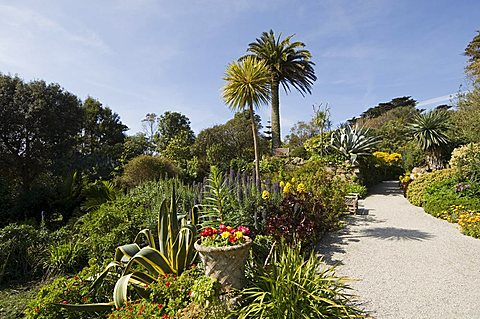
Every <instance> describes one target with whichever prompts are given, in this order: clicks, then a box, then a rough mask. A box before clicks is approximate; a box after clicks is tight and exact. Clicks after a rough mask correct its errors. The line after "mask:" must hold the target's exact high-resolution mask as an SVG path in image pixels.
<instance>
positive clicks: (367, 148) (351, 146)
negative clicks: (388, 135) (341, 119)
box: [330, 125, 380, 165]
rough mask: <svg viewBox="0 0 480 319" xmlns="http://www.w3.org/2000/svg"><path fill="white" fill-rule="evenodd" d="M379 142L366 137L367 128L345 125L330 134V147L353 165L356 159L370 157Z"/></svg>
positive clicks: (374, 138)
mask: <svg viewBox="0 0 480 319" xmlns="http://www.w3.org/2000/svg"><path fill="white" fill-rule="evenodd" d="M379 141H380V139H379V138H378V137H375V136H369V135H368V129H367V128H364V127H358V126H350V125H347V126H344V127H340V128H339V129H337V130H336V131H334V132H333V133H332V136H331V138H330V147H331V148H333V149H334V150H336V151H337V152H339V153H340V154H342V155H343V156H345V158H347V159H348V160H349V161H350V163H351V164H352V165H355V164H357V160H358V157H359V156H365V155H370V154H371V153H372V151H373V150H374V149H375V146H376V145H377V144H378V142H379Z"/></svg>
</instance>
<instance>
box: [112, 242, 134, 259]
mask: <svg viewBox="0 0 480 319" xmlns="http://www.w3.org/2000/svg"><path fill="white" fill-rule="evenodd" d="M139 251H140V246H138V245H137V244H127V245H123V246H119V247H117V249H116V250H115V258H114V260H115V261H116V262H126V261H128V260H129V259H130V258H132V256H134V255H135V254H136V253H138V252H139ZM124 257H125V258H124ZM125 259H126V260H125Z"/></svg>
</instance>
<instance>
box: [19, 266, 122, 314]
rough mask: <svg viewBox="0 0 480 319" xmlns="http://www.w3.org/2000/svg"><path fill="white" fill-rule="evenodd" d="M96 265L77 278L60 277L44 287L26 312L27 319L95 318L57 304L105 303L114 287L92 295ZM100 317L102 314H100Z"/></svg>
mask: <svg viewBox="0 0 480 319" xmlns="http://www.w3.org/2000/svg"><path fill="white" fill-rule="evenodd" d="M98 270H99V269H98V268H97V266H96V265H94V264H92V265H91V266H90V267H86V268H85V269H84V270H82V271H81V272H80V273H79V274H78V275H76V276H69V277H58V278H56V279H54V280H53V281H52V282H50V283H49V284H46V285H44V286H43V287H42V288H41V289H40V291H39V292H38V294H37V295H36V296H35V299H33V300H32V301H31V302H30V303H29V304H28V306H27V309H26V310H25V318H27V319H58V318H65V319H83V318H95V316H94V315H92V313H82V312H70V311H67V310H65V309H63V308H61V307H59V306H57V305H56V304H71V303H92V302H104V301H105V300H107V299H108V297H109V295H110V293H111V291H112V289H113V287H106V286H105V287H101V288H100V289H97V290H96V291H95V294H90V293H89V292H90V287H91V284H92V279H91V278H92V276H95V274H96V273H97V272H98ZM98 317H100V314H98Z"/></svg>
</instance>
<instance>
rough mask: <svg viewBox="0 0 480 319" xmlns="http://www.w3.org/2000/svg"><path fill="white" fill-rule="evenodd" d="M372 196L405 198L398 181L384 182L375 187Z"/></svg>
mask: <svg viewBox="0 0 480 319" xmlns="http://www.w3.org/2000/svg"><path fill="white" fill-rule="evenodd" d="M370 195H387V196H388V195H393V196H403V190H402V189H401V188H400V182H398V181H384V182H381V183H380V184H378V185H376V186H374V187H373V189H372V191H371V194H370Z"/></svg>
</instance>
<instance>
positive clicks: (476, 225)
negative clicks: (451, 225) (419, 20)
mask: <svg viewBox="0 0 480 319" xmlns="http://www.w3.org/2000/svg"><path fill="white" fill-rule="evenodd" d="M458 225H460V229H461V231H462V233H464V234H465V235H467V236H472V237H475V238H480V213H479V212H473V211H466V212H464V213H462V214H460V216H459V218H458Z"/></svg>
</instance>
